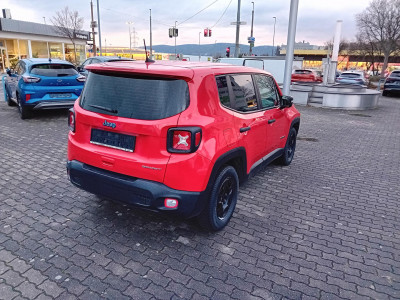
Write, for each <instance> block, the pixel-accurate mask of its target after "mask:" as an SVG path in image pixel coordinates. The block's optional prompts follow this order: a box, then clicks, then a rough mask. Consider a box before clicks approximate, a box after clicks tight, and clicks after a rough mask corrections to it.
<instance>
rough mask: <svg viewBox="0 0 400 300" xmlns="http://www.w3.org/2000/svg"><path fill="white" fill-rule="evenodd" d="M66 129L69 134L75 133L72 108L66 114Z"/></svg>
mask: <svg viewBox="0 0 400 300" xmlns="http://www.w3.org/2000/svg"><path fill="white" fill-rule="evenodd" d="M68 127H69V130H71V132H75V111H74V109H73V108H71V109H70V110H69V112H68Z"/></svg>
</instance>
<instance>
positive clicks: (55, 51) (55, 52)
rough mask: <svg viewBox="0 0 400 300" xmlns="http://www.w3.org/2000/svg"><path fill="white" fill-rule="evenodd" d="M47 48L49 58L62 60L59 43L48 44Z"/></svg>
mask: <svg viewBox="0 0 400 300" xmlns="http://www.w3.org/2000/svg"><path fill="white" fill-rule="evenodd" d="M49 47H50V56H51V58H59V59H64V55H63V51H62V44H61V43H49Z"/></svg>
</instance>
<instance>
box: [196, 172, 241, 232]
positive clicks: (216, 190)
mask: <svg viewBox="0 0 400 300" xmlns="http://www.w3.org/2000/svg"><path fill="white" fill-rule="evenodd" d="M238 194H239V177H238V175H237V173H236V170H235V168H234V167H232V166H226V167H224V168H223V169H222V170H221V171H220V172H219V174H218V176H217V178H216V179H215V182H214V185H213V187H212V189H211V195H210V199H209V201H208V203H207V205H206V207H205V208H204V210H203V211H202V213H201V214H200V215H199V216H198V221H199V223H200V225H201V226H202V227H204V228H205V229H207V230H211V231H218V230H221V229H223V228H224V227H225V226H226V225H227V224H228V223H229V220H230V219H231V217H232V215H233V212H234V210H235V207H236V202H237V198H238Z"/></svg>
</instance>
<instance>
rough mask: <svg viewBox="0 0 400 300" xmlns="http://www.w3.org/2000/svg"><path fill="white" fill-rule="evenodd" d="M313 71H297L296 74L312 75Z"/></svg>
mask: <svg viewBox="0 0 400 300" xmlns="http://www.w3.org/2000/svg"><path fill="white" fill-rule="evenodd" d="M311 73H312V71H309V70H295V71H294V74H311Z"/></svg>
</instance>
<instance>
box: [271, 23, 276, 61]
mask: <svg viewBox="0 0 400 300" xmlns="http://www.w3.org/2000/svg"><path fill="white" fill-rule="evenodd" d="M272 18H273V19H275V21H274V35H273V36H272V56H274V49H275V24H276V17H272Z"/></svg>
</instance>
